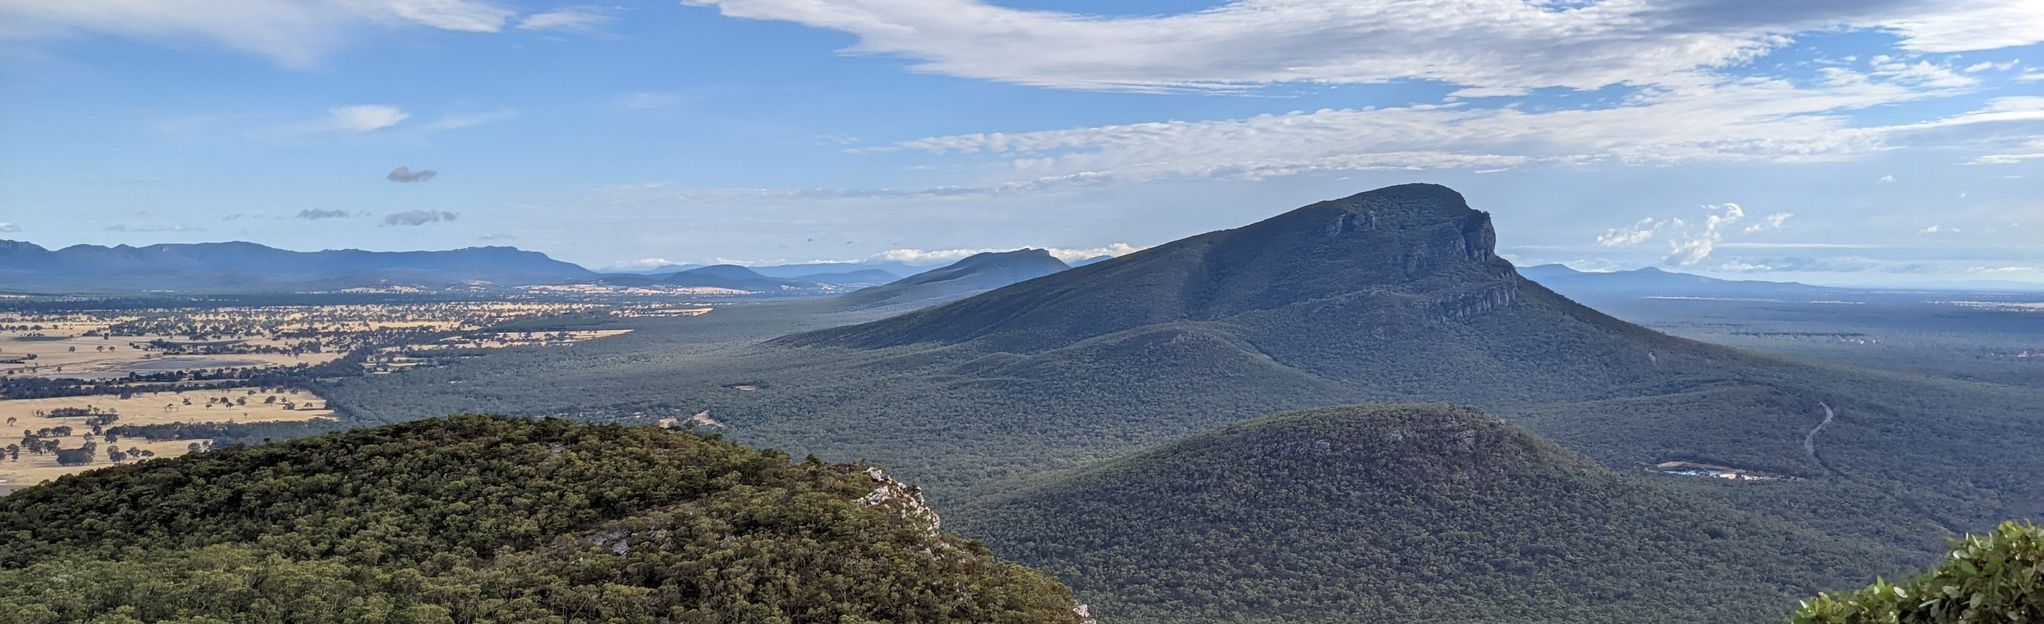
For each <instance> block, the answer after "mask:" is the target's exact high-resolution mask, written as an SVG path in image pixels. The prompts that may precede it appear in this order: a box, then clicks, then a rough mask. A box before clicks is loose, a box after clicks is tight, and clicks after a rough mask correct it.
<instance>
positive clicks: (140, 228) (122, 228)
mask: <svg viewBox="0 0 2044 624" xmlns="http://www.w3.org/2000/svg"><path fill="white" fill-rule="evenodd" d="M100 231H102V232H204V231H206V228H201V227H192V226H189V225H181V224H173V225H128V224H125V223H116V224H113V225H109V226H106V227H103V228H100Z"/></svg>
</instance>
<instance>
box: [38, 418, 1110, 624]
mask: <svg viewBox="0 0 2044 624" xmlns="http://www.w3.org/2000/svg"><path fill="white" fill-rule="evenodd" d="M0 536H5V537H6V539H0V621H7V622H20V623H25V624H29V623H33V624H41V623H57V622H84V621H109V622H112V621H119V622H132V621H138V620H139V621H162V620H176V621H235V622H334V623H340V622H366V621H383V622H419V623H426V622H450V623H451V622H476V621H492V622H560V621H564V620H572V621H619V622H642V621H643V622H774V621H780V622H883V621H899V622H910V621H929V622H936V621H957V622H1011V623H1016V624H1021V623H1036V622H1077V621H1078V620H1079V619H1080V618H1079V617H1078V615H1077V614H1076V613H1075V611H1074V608H1075V606H1076V605H1075V604H1074V603H1073V602H1072V599H1071V596H1070V592H1069V590H1066V589H1064V588H1063V587H1062V586H1060V585H1058V584H1057V583H1056V582H1055V581H1052V580H1050V579H1049V578H1048V577H1045V576H1043V575H1041V574H1039V573H1036V572H1033V571H1030V570H1028V569H1026V568H1022V567H1020V566H1016V565H1011V564H1006V563H1001V562H999V561H996V560H995V559H994V558H993V556H992V554H991V553H989V552H988V551H987V550H986V549H985V548H984V547H982V546H979V545H978V544H976V543H973V542H970V541H966V540H962V539H959V538H956V537H953V536H949V535H944V534H941V533H940V532H939V530H938V526H937V525H936V518H935V515H934V513H933V512H931V511H930V510H929V508H928V507H926V506H923V505H922V503H921V499H920V497H919V496H918V495H917V494H916V492H915V491H914V489H913V488H910V487H908V486H905V485H902V484H900V483H898V482H894V481H891V480H887V479H885V478H884V477H883V476H882V475H881V473H879V472H878V471H877V469H869V468H868V467H865V466H851V465H825V464H821V463H816V462H810V463H803V464H790V463H789V461H788V457H787V456H785V455H781V454H778V453H773V452H763V451H755V450H751V449H747V448H744V447H741V446H737V445H735V444H731V443H728V442H724V441H722V440H719V439H716V438H713V437H704V436H699V435H695V434H689V433H680V432H670V431H665V430H661V429H657V428H652V427H637V428H626V427H619V426H597V425H575V424H569V423H566V422H562V421H552V420H550V421H543V422H529V421H515V420H505V419H497V418H489V417H481V416H464V417H458V418H453V419H449V420H436V421H427V422H421V423H415V424H407V425H399V426H392V427H383V428H376V429H367V430H358V431H353V432H349V433H345V434H336V435H331V436H323V437H317V438H307V439H302V440H296V441H292V442H287V443H279V444H274V445H265V446H260V447H253V448H246V447H241V448H228V449H224V450H218V451H213V452H207V453H196V454H192V455H187V456H183V457H179V458H176V459H167V460H155V461H147V462H142V463H139V464H133V465H126V466H118V467H111V468H105V469H101V470H96V471H92V472H88V473H85V474H81V475H74V476H69V477H64V478H61V479H59V480H57V481H55V482H52V483H48V484H44V485H41V486H37V487H33V488H29V489H26V490H23V491H20V492H17V493H15V494H12V495H9V496H7V497H4V498H0ZM98 616H107V617H111V618H114V619H108V620H98V619H94V618H95V617H98ZM208 617H210V618H219V619H199V618H208ZM179 618H190V619H179Z"/></svg>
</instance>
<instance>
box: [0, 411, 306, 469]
mask: <svg viewBox="0 0 2044 624" xmlns="http://www.w3.org/2000/svg"><path fill="white" fill-rule="evenodd" d="M250 390H255V394H250V393H249V391H250ZM187 401H189V403H187ZM67 408H68V409H73V410H84V411H85V412H90V413H96V414H101V415H109V414H110V415H112V416H115V417H117V418H118V419H117V420H115V421H114V422H113V423H112V424H111V425H109V426H120V425H160V424H173V423H254V422H280V421H304V420H312V419H315V418H332V417H333V416H334V413H333V412H332V411H329V410H328V409H327V405H326V401H325V400H324V399H321V398H320V397H318V396H317V395H314V394H312V393H310V392H304V391H297V390H263V389H253V388H232V389H227V390H193V391H187V392H148V393H142V394H136V395H133V396H130V397H128V398H125V399H123V398H120V397H116V396H77V397H59V398H50V399H18V400H8V401H0V422H5V423H6V427H7V428H6V429H5V431H6V433H7V435H6V437H4V438H0V442H5V444H0V449H4V448H5V447H6V446H7V445H8V444H19V442H18V441H17V440H16V439H15V434H16V433H17V432H35V431H41V430H44V429H54V428H57V427H66V426H68V427H70V428H71V429H72V431H73V433H72V434H71V435H69V436H63V437H61V438H54V439H57V440H59V442H60V443H61V444H62V447H63V448H67V449H71V448H78V447H80V446H83V445H84V444H85V443H86V442H93V443H97V444H99V445H100V448H101V451H100V453H99V454H98V455H97V456H96V457H95V458H94V460H93V462H92V463H91V464H87V465H83V466H63V465H59V464H58V463H57V457H56V455H55V454H49V453H44V454H32V453H29V452H28V451H26V450H24V451H22V453H21V457H20V459H8V458H5V457H0V494H4V493H7V492H9V491H12V490H14V489H19V488H21V487H25V486H29V485H34V484H36V483H41V482H43V481H48V480H50V479H55V478H57V477H59V476H63V475H67V474H72V473H76V472H84V471H86V470H91V469H93V468H99V467H103V466H109V465H112V462H110V461H109V460H108V459H107V457H106V455H105V449H106V447H108V446H115V447H119V448H121V449H123V450H133V449H147V450H149V451H151V452H153V453H155V456H157V457H175V456H178V455H182V454H184V453H186V452H188V451H189V449H190V445H191V444H192V443H193V442H200V443H207V442H210V441H206V440H164V441H155V442H152V441H148V440H144V439H141V438H122V439H119V440H117V441H115V442H112V443H108V442H106V440H105V438H104V437H103V436H95V435H91V433H92V428H91V427H90V426H88V425H86V424H85V420H86V418H87V416H86V415H84V414H80V415H77V416H52V415H51V414H57V413H62V412H61V411H60V410H64V409H67ZM10 457H11V454H10ZM127 461H130V462H132V461H136V459H129V460H127Z"/></svg>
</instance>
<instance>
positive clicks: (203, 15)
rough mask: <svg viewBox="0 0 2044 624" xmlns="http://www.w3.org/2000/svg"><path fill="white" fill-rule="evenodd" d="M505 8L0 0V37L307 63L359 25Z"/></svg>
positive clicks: (294, 0)
mask: <svg viewBox="0 0 2044 624" xmlns="http://www.w3.org/2000/svg"><path fill="white" fill-rule="evenodd" d="M511 16H512V12H511V11H510V10H508V9H505V8H503V7H500V6H498V5H496V4H495V3H492V2H485V1H482V0H337V1H332V2H304V1H300V0H152V1H149V2H136V1H133V0H63V1H61V2H36V1H10V2H0V24H4V26H0V40H41V39H52V38H63V37H73V36H80V35H94V34H96V35H111V36H117V37H130V38H135V39H142V40H166V39H167V40H199V41H208V42H213V43H216V44H218V45H221V46H224V47H227V48H231V49H236V50H242V51H246V52H251V53H255V54H260V55H263V56H266V57H269V58H271V59H274V60H276V61H277V62H278V63H280V64H283V65H285V66H289V67H311V66H313V65H315V64H316V63H318V61H319V60H320V59H321V58H322V57H324V56H326V55H327V54H329V53H331V52H332V51H333V50H335V49H337V48H340V47H341V46H342V45H344V44H345V42H347V41H348V40H349V39H351V38H353V36H354V35H355V34H356V33H357V32H359V31H364V30H373V29H383V28H399V27H406V26H423V27H428V28H435V29H440V30H451V31H460V32H474V33H488V32H497V31H500V30H503V28H504V25H505V23H506V22H508V21H509V20H510V18H511Z"/></svg>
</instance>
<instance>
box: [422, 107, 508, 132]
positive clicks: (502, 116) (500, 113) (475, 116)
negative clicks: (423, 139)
mask: <svg viewBox="0 0 2044 624" xmlns="http://www.w3.org/2000/svg"><path fill="white" fill-rule="evenodd" d="M516 118H518V111H515V110H512V109H509V108H500V109H497V110H493V111H487V112H481V113H456V114H452V115H443V116H441V117H440V118H439V119H436V120H433V123H430V124H426V129H427V130H460V129H462V128H473V127H476V126H480V125H484V124H493V123H497V122H500V121H508V120H511V119H516Z"/></svg>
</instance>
